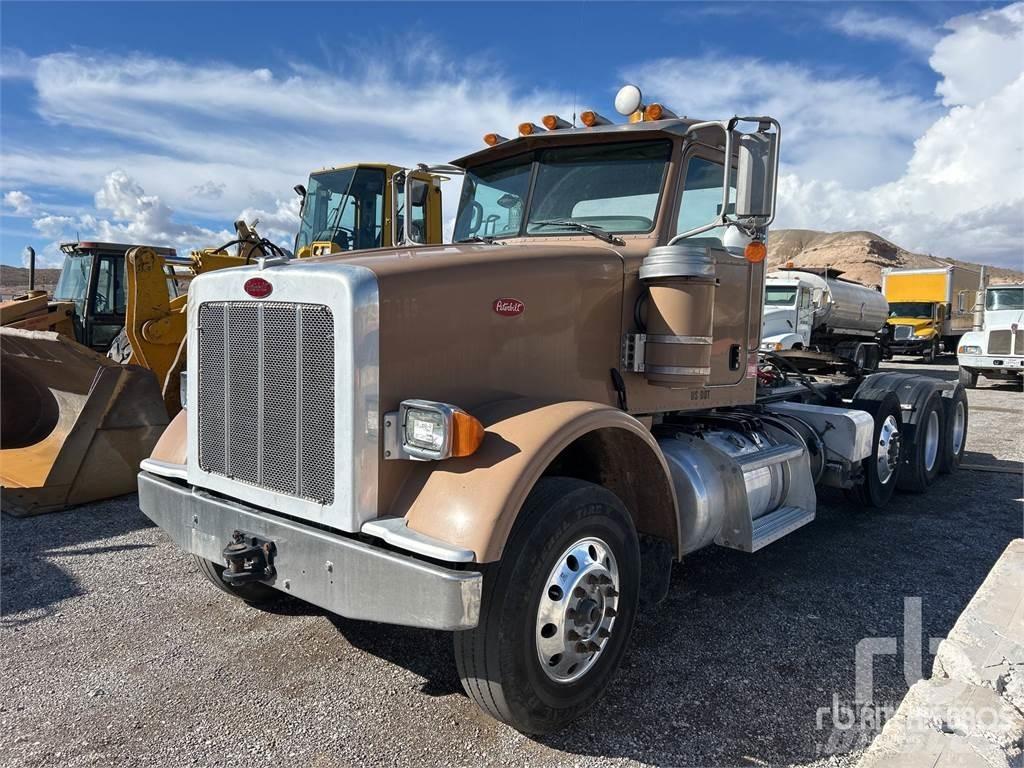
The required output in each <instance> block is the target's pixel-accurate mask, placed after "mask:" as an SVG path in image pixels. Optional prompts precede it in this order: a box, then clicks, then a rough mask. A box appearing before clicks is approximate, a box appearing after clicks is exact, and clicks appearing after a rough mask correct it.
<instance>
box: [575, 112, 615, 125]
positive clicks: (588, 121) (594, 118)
mask: <svg viewBox="0 0 1024 768" xmlns="http://www.w3.org/2000/svg"><path fill="white" fill-rule="evenodd" d="M580 122H581V123H583V124H584V125H585V126H587V128H593V127H594V126H595V125H609V124H611V120H609V119H608V118H607V117H602V116H601V115H599V114H597V112H594V111H593V110H591V109H588V110H586V111H585V112H580Z"/></svg>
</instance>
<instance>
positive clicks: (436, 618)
mask: <svg viewBox="0 0 1024 768" xmlns="http://www.w3.org/2000/svg"><path fill="white" fill-rule="evenodd" d="M139 507H140V508H141V509H142V511H143V513H145V515H146V516H147V517H149V518H150V519H151V520H152V521H153V522H155V523H156V524H157V525H159V526H160V527H161V528H163V529H164V530H165V531H166V532H167V533H168V535H170V537H171V539H172V540H173V541H174V543H175V544H177V545H178V546H179V547H181V548H182V549H184V550H185V551H186V552H191V553H192V554H195V555H199V556H200V557H205V558H206V559H207V560H212V561H214V562H216V563H223V562H224V560H223V555H222V551H223V549H224V546H225V545H226V544H228V543H229V542H230V541H231V535H232V533H233V532H234V531H242V532H244V533H246V534H250V535H252V536H257V537H259V538H260V539H263V540H267V541H273V542H274V544H275V546H276V554H275V558H274V569H275V575H274V578H273V580H272V581H270V582H268V583H269V584H270V586H272V587H274V588H275V589H279V590H281V591H282V592H284V593H286V594H289V595H294V596H295V597H298V598H299V599H301V600H305V601H307V602H309V603H312V604H313V605H317V606H320V607H321V608H324V609H326V610H328V611H330V612H332V613H337V614H339V615H341V616H347V617H348V618H352V619H366V620H368V621H379V622H383V623H386V624H404V625H406V626H411V627H425V628H428V629H445V630H455V629H472V628H473V627H475V626H476V625H477V622H478V621H479V617H480V595H481V591H482V587H483V576H482V575H481V574H480V573H479V572H477V571H470V570H464V571H463V570H453V569H449V568H443V567H441V566H438V565H434V564H432V563H427V562H424V561H422V560H417V559H415V558H412V557H408V556H406V555H402V554H397V553H395V552H390V551H388V550H385V549H381V548H379V547H374V546H372V545H370V544H366V543H364V542H362V541H357V540H355V539H352V538H348V537H345V536H339V535H337V534H332V533H328V532H326V531H322V530H320V529H317V528H313V527H311V526H308V525H303V524H302V523H296V522H293V521H291V520H287V519H284V518H279V517H275V516H273V515H271V514H269V513H267V512H263V511H261V510H258V509H256V508H254V507H249V506H247V505H245V504H240V503H238V502H234V501H227V500H224V499H220V498H216V497H214V496H211V495H210V494H208V493H206V492H204V491H201V490H199V489H196V488H191V487H188V486H185V485H181V484H180V483H177V482H175V481H173V480H168V479H164V478H162V477H158V476H156V475H154V474H151V473H149V472H140V473H139Z"/></svg>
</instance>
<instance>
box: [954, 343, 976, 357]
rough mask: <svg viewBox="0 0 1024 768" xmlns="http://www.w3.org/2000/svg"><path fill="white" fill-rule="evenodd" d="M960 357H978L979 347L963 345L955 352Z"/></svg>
mask: <svg viewBox="0 0 1024 768" xmlns="http://www.w3.org/2000/svg"><path fill="white" fill-rule="evenodd" d="M957 352H959V353H960V354H961V355H980V354H981V347H977V346H975V345H973V344H964V345H963V346H962V347H960V349H958V350H957Z"/></svg>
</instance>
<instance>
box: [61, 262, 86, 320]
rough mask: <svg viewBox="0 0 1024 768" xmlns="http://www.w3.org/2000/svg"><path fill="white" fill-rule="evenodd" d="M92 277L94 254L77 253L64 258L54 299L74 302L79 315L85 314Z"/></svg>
mask: <svg viewBox="0 0 1024 768" xmlns="http://www.w3.org/2000/svg"><path fill="white" fill-rule="evenodd" d="M91 276H92V254H88V253H75V254H68V255H67V256H65V257H64V266H63V267H62V268H61V270H60V278H59V279H58V280H57V287H56V288H55V289H54V291H53V298H55V299H59V300H61V301H73V302H75V305H76V307H77V310H78V314H79V315H84V314H85V295H86V293H88V292H89V278H90V277H91Z"/></svg>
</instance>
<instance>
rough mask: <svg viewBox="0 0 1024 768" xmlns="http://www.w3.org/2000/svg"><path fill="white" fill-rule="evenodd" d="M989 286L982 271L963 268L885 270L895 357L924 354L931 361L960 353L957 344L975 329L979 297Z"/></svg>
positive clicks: (886, 296) (885, 287) (973, 268)
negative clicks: (975, 313) (949, 354)
mask: <svg viewBox="0 0 1024 768" xmlns="http://www.w3.org/2000/svg"><path fill="white" fill-rule="evenodd" d="M984 283H985V276H984V272H983V271H982V270H981V269H980V268H975V267H968V266H965V265H962V264H956V265H950V266H947V267H933V268H928V269H883V270H882V292H883V293H884V294H885V298H886V301H888V302H889V325H891V326H892V340H891V342H890V349H891V350H892V353H893V354H895V355H921V356H923V357H924V358H925V359H927V360H928V361H929V362H931V361H934V360H935V358H936V357H938V355H939V354H940V353H941V352H948V353H953V352H955V351H956V344H957V340H958V339H959V338H960V337H961V336H963V335H964V334H965V333H967V331H969V330H971V327H972V325H973V322H974V303H975V296H976V292H977V291H979V290H982V289H983V288H984Z"/></svg>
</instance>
